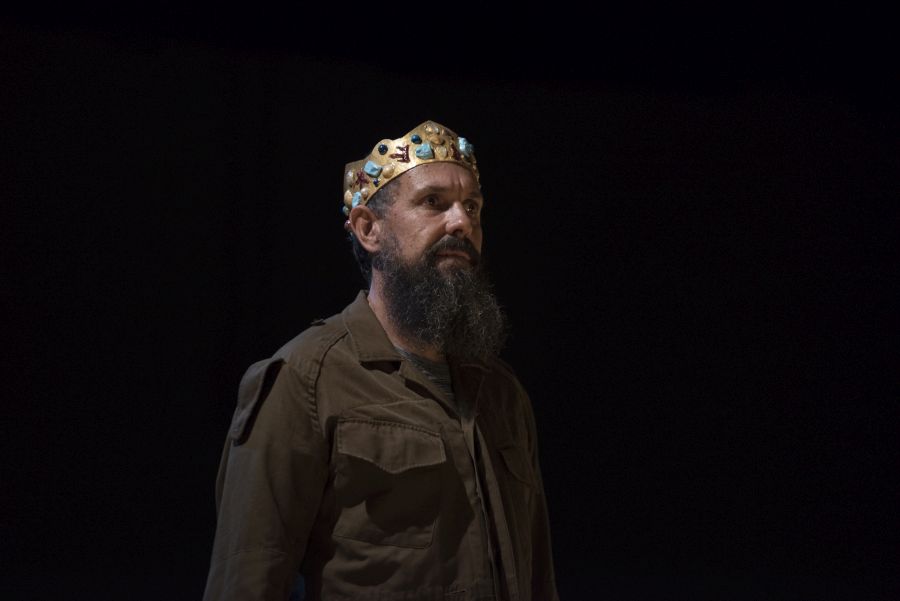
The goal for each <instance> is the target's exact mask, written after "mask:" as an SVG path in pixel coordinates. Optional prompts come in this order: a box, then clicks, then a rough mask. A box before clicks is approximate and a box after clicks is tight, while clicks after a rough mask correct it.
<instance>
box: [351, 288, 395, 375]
mask: <svg viewBox="0 0 900 601" xmlns="http://www.w3.org/2000/svg"><path fill="white" fill-rule="evenodd" d="M367 294H368V290H360V292H359V294H357V295H356V299H355V300H354V301H353V302H352V303H350V304H349V305H347V308H345V309H344V311H343V312H342V313H341V317H342V318H343V320H344V327H345V328H347V332H348V333H349V334H350V340H351V341H352V344H353V349H354V350H355V351H356V356H357V357H359V361H360V363H365V362H368V361H402V360H403V357H401V356H400V353H398V352H397V350H396V349H395V348H394V345H393V343H391V339H390V338H388V335H387V333H386V332H385V331H384V328H383V327H381V322H380V321H378V318H377V317H376V316H375V313H374V312H373V311H372V307H370V306H369V301H368V300H367V299H366V295H367Z"/></svg>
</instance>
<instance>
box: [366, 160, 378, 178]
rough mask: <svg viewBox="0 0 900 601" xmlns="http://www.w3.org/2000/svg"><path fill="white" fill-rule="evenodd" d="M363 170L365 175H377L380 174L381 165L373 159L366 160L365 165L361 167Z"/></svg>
mask: <svg viewBox="0 0 900 601" xmlns="http://www.w3.org/2000/svg"><path fill="white" fill-rule="evenodd" d="M363 171H365V172H366V175H368V176H369V177H378V176H379V175H381V166H380V165H379V164H378V163H375V162H373V161H368V162H367V163H366V166H365V167H363Z"/></svg>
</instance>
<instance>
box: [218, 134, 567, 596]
mask: <svg viewBox="0 0 900 601" xmlns="http://www.w3.org/2000/svg"><path fill="white" fill-rule="evenodd" d="M483 205H484V199H483V197H482V194H481V189H480V184H479V173H478V168H477V164H476V161H475V155H474V152H473V148H472V145H471V143H469V142H468V140H466V139H465V138H462V137H459V136H457V135H456V134H455V133H454V132H452V131H451V130H449V129H448V128H446V127H444V126H442V125H440V124H438V123H435V122H433V121H426V122H425V123H422V124H421V125H419V126H418V127H416V128H415V129H413V130H412V131H410V132H409V133H407V134H406V135H404V136H402V137H401V138H397V139H393V140H392V139H385V140H382V141H381V142H379V143H378V144H376V145H375V147H374V149H373V150H372V152H371V153H370V154H369V155H368V156H367V157H365V158H364V159H362V160H360V161H356V162H353V163H350V164H348V165H347V167H346V168H345V179H344V214H345V216H346V217H347V220H346V222H345V224H344V227H345V229H346V230H347V231H348V232H349V233H350V237H351V239H352V244H353V247H354V254H355V256H356V258H357V260H358V262H359V264H360V268H361V270H362V273H363V276H364V277H365V278H366V280H367V281H368V283H369V288H368V290H367V291H362V292H360V294H359V295H358V296H357V298H356V300H355V301H354V302H353V303H351V304H350V305H349V306H348V307H347V308H345V309H344V311H343V312H342V313H340V314H338V315H335V316H333V317H331V318H329V319H326V320H317V321H314V322H313V324H312V325H311V327H310V328H309V329H307V330H306V331H304V332H303V333H301V334H300V335H299V336H297V337H296V338H294V339H293V340H292V341H290V342H288V343H287V344H286V345H285V346H284V347H282V348H281V349H280V350H279V351H278V352H276V353H275V355H274V356H273V357H272V358H270V359H266V360H264V361H260V362H258V363H255V364H254V365H252V366H251V367H250V368H249V369H248V371H247V373H246V374H245V375H244V377H243V379H242V381H241V385H240V390H239V397H238V406H237V409H236V411H235V414H234V418H233V420H232V423H231V428H230V431H229V435H228V440H227V441H226V444H225V449H224V452H223V456H222V462H221V464H220V467H219V476H218V480H217V484H216V503H217V510H218V524H217V529H216V537H215V542H214V545H213V554H212V562H211V566H210V571H209V576H208V579H207V585H206V595H205V599H208V600H213V599H216V600H218V599H235V600H238V599H239V600H252V599H281V600H284V599H288V598H289V596H291V594H292V589H293V590H294V595H297V589H296V587H295V586H294V584H295V582H296V581H297V575H298V574H301V575H302V580H301V582H302V583H303V587H302V588H303V593H302V595H304V596H305V598H307V599H326V600H327V599H339V600H343V599H373V600H374V599H378V600H420V599H421V600H431V599H435V600H437V599H441V600H447V599H453V600H454V601H463V600H472V601H474V600H487V599H492V600H497V601H500V600H509V601H529V600H534V601H553V600H555V599H558V597H557V593H556V585H555V580H554V573H553V563H552V554H551V550H550V534H549V527H548V520H547V508H546V503H545V497H544V489H543V484H542V480H541V471H540V467H539V464H538V454H537V440H536V434H535V424H534V416H533V413H532V408H531V404H530V400H529V398H528V395H527V394H526V393H525V390H524V389H523V388H522V385H521V384H520V383H519V381H518V379H517V378H516V377H515V375H514V374H513V372H512V370H511V369H510V368H509V366H508V365H507V364H505V363H504V362H503V361H502V360H500V359H499V358H498V357H497V353H498V352H499V350H500V347H501V345H502V342H503V339H504V332H505V321H504V317H503V313H502V311H501V309H500V307H499V305H498V303H497V301H496V299H495V297H494V295H493V294H492V292H491V289H490V286H489V283H488V279H487V277H486V275H485V271H484V266H483V263H482V261H481V248H482V237H483V232H482V228H481V212H482V208H483Z"/></svg>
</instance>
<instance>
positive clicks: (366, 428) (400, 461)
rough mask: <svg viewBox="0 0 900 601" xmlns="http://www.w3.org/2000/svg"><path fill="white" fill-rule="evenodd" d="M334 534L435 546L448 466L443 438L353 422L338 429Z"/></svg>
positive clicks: (400, 426) (397, 427)
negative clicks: (337, 512) (442, 488)
mask: <svg viewBox="0 0 900 601" xmlns="http://www.w3.org/2000/svg"><path fill="white" fill-rule="evenodd" d="M334 461H335V479H334V490H335V498H336V501H337V503H338V507H339V511H340V515H339V517H338V520H337V523H336V524H335V528H334V535H335V536H339V537H343V538H349V539H353V540H358V541H364V542H368V543H372V544H377V545H391V546H396V547H411V548H425V547H428V546H429V545H431V539H432V535H433V532H434V525H435V522H436V520H437V516H438V513H439V510H440V502H441V474H442V471H443V470H442V468H443V466H444V464H445V463H446V461H447V456H446V455H445V453H444V444H443V441H442V440H441V435H440V434H439V433H437V432H432V431H430V430H426V429H424V428H421V427H418V426H412V425H409V424H401V423H395V422H388V421H381V420H367V419H355V418H348V419H342V420H340V421H338V423H337V426H336V430H335V458H334Z"/></svg>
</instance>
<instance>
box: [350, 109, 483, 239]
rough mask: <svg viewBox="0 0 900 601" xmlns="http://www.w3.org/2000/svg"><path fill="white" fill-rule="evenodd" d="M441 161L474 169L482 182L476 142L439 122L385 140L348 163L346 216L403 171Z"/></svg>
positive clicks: (430, 122) (418, 126) (422, 125)
mask: <svg viewBox="0 0 900 601" xmlns="http://www.w3.org/2000/svg"><path fill="white" fill-rule="evenodd" d="M440 162H446V163H456V164H457V165H462V166H463V167H466V168H467V169H470V170H471V171H472V173H473V174H474V175H475V180H476V181H479V183H480V179H479V176H478V166H477V165H476V163H475V149H474V148H473V146H472V143H471V142H469V141H468V140H466V139H465V138H461V137H459V136H457V135H456V134H455V133H454V132H453V131H451V130H450V129H449V128H447V127H444V126H443V125H441V124H439V123H435V122H434V121H426V122H424V123H422V124H420V125H417V126H416V127H415V128H414V129H413V130H412V131H410V132H409V133H407V134H406V135H405V136H403V137H402V138H397V139H396V140H387V139H385V140H382V141H381V142H379V143H378V144H376V145H375V148H373V149H372V152H370V153H369V155H368V156H367V157H365V158H364V159H361V160H359V161H354V162H352V163H347V166H346V167H344V216H347V215H349V214H350V209H352V208H353V207H356V206H359V205H365V204H366V203H367V202H369V199H370V198H372V196H373V195H374V194H375V192H377V191H378V190H380V189H381V188H382V187H384V185H385V184H386V183H388V182H389V181H390V180H392V179H394V178H396V177H397V176H398V175H400V174H401V173H405V172H406V171H409V170H410V169H413V168H415V167H418V166H419V165H426V164H428V163H440ZM347 225H348V224H345V226H347Z"/></svg>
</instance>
